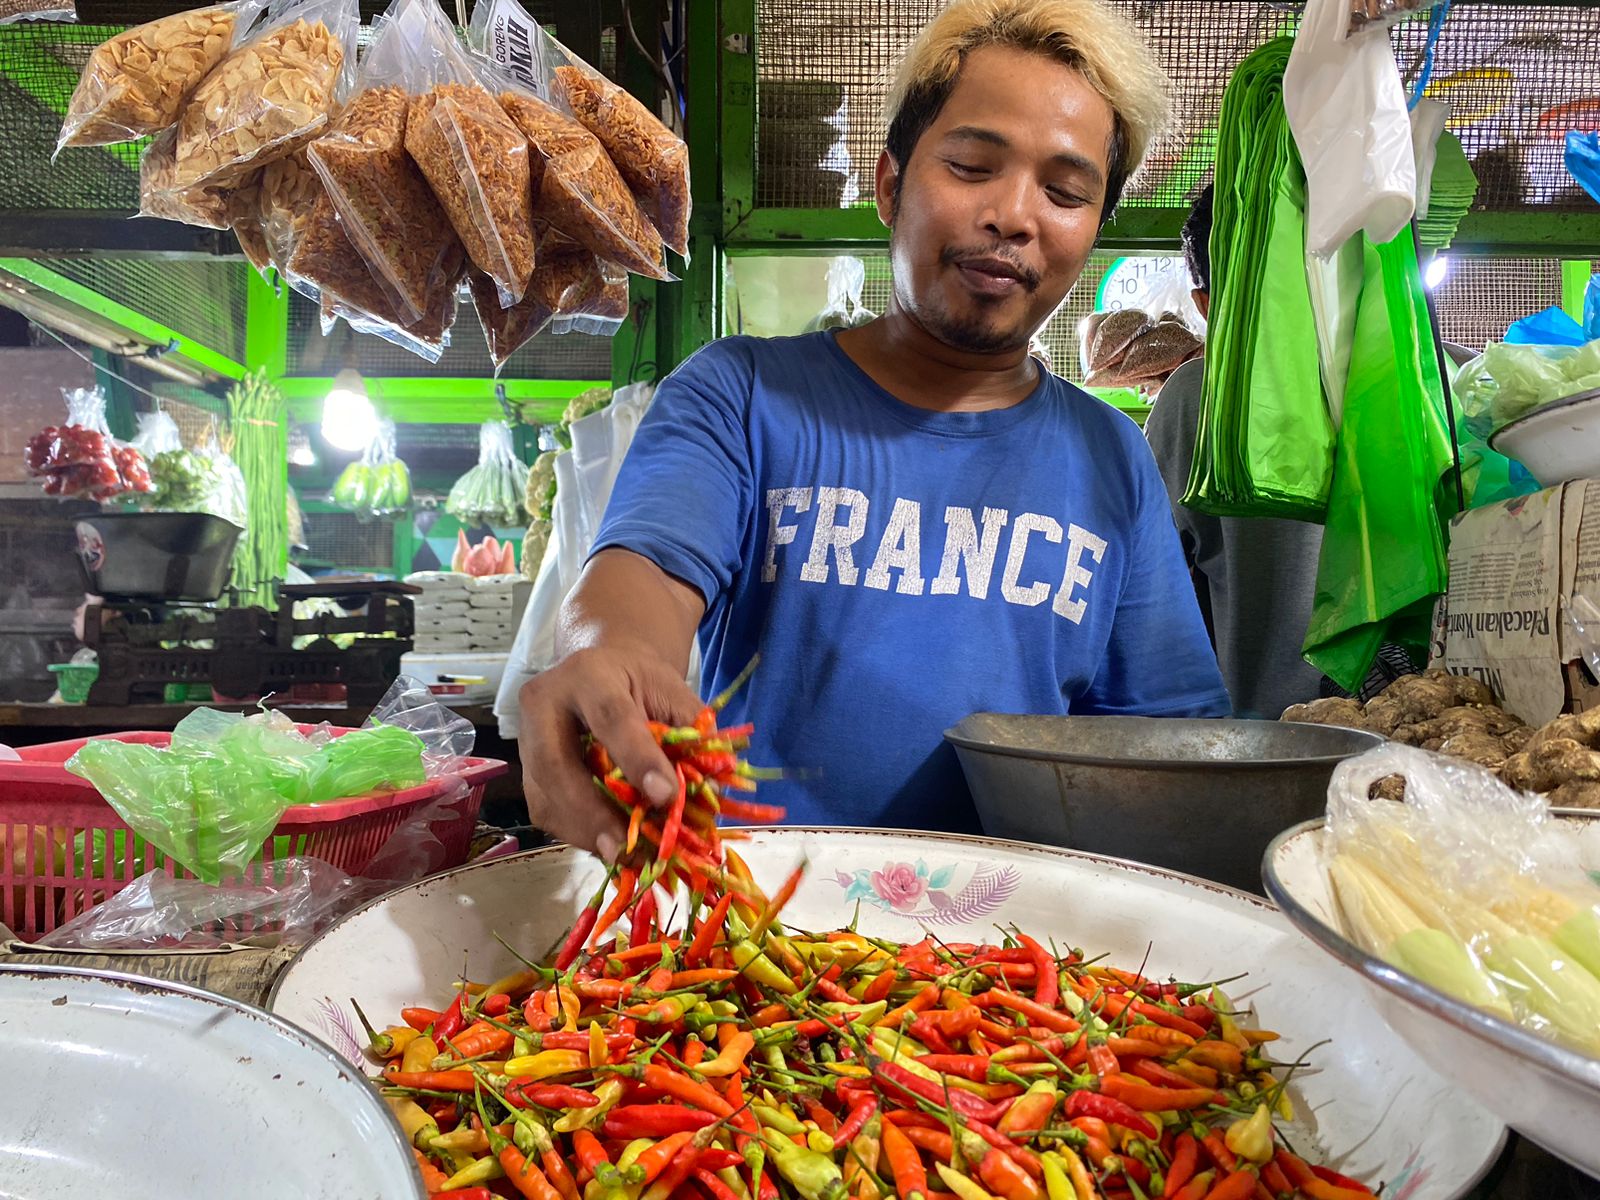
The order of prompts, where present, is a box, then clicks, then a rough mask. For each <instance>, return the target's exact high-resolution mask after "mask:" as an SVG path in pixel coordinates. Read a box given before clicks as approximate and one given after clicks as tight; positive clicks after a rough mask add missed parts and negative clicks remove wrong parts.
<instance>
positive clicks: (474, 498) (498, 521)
mask: <svg viewBox="0 0 1600 1200" xmlns="http://www.w3.org/2000/svg"><path fill="white" fill-rule="evenodd" d="M527 479H528V467H527V464H526V463H524V462H521V461H520V460H519V459H518V458H517V454H516V449H515V447H514V445H513V442H512V438H511V428H510V426H508V425H507V424H506V423H505V422H504V421H485V422H484V423H483V427H482V429H480V430H479V431H478V463H477V465H476V466H475V467H473V468H472V469H471V470H470V471H468V472H467V473H466V474H465V475H463V476H462V477H461V478H460V479H458V480H456V484H455V486H454V487H452V488H451V489H450V495H449V497H448V498H447V499H446V500H445V503H444V510H445V512H447V513H449V514H450V515H451V516H452V517H454V518H456V520H458V521H461V522H463V523H464V524H466V525H469V526H476V525H491V526H505V525H520V524H522V523H523V522H524V521H526V520H527V516H526V514H525V513H524V512H523V510H522V491H523V486H524V485H525V484H526V482H527Z"/></svg>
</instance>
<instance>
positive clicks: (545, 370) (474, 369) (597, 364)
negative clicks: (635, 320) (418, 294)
mask: <svg viewBox="0 0 1600 1200" xmlns="http://www.w3.org/2000/svg"><path fill="white" fill-rule="evenodd" d="M288 343H289V344H288V373H289V374H290V375H312V376H325V375H333V374H334V373H335V372H337V371H338V370H339V368H340V367H342V366H344V365H345V364H344V356H345V350H346V347H347V346H351V345H353V346H354V350H355V355H356V362H357V367H358V369H359V370H360V371H361V373H362V374H363V375H366V376H369V377H384V376H393V377H413V378H433V379H458V378H469V377H482V378H488V377H489V376H491V375H493V374H494V363H493V361H492V360H491V359H490V357H489V346H488V343H487V342H486V341H485V340H484V337H483V326H481V325H480V324H479V323H478V318H477V315H476V314H475V313H474V312H473V311H472V306H471V304H470V303H466V302H463V304H462V306H461V310H460V313H459V314H458V315H457V317H456V323H455V326H454V327H453V328H452V329H451V331H450V345H449V346H447V347H446V348H445V351H444V354H443V355H442V356H440V358H439V361H438V362H437V363H430V362H428V361H427V360H426V359H423V358H419V357H418V356H417V355H415V354H412V353H411V352H410V351H408V350H404V349H401V348H400V347H399V346H392V345H390V344H389V343H388V342H385V341H383V340H382V339H380V338H376V337H371V336H367V335H362V336H359V337H356V338H355V339H354V341H353V342H352V341H351V337H350V333H349V330H348V328H347V327H346V326H344V325H342V324H341V325H339V326H337V327H336V328H335V329H334V330H333V331H332V332H331V333H327V334H324V333H323V332H322V317H321V313H320V312H319V311H318V308H317V306H316V305H315V304H313V303H312V302H311V301H309V300H307V299H306V298H305V297H303V296H300V295H298V294H297V293H291V294H290V297H289V334H288ZM501 374H502V375H503V376H504V377H505V378H507V379H609V378H610V377H611V339H609V338H603V337H591V336H589V335H587V334H581V333H568V334H563V335H562V336H560V337H554V336H551V335H549V334H541V335H540V336H538V337H536V338H534V339H533V340H532V341H531V342H529V343H528V344H527V345H526V346H524V347H523V348H522V349H521V350H518V351H517V352H516V353H515V354H513V355H512V356H511V358H510V360H509V361H508V362H507V363H506V365H505V367H504V368H503V369H502V371H501Z"/></svg>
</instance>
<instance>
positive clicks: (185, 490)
mask: <svg viewBox="0 0 1600 1200" xmlns="http://www.w3.org/2000/svg"><path fill="white" fill-rule="evenodd" d="M150 482H151V484H152V487H151V491H150V494H149V496H147V497H146V498H145V506H146V507H147V508H150V509H154V510H156V511H159V512H203V511H205V508H206V502H207V500H208V499H209V498H210V497H211V495H212V493H213V491H214V490H215V489H216V486H217V473H216V470H215V469H214V468H213V467H212V465H211V462H210V460H209V459H205V458H202V457H200V455H198V454H196V453H194V451H192V450H164V451H162V452H161V453H160V454H157V455H156V456H155V457H154V458H152V459H151V460H150Z"/></svg>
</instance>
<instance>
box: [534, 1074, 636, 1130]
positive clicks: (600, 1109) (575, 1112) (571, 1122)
mask: <svg viewBox="0 0 1600 1200" xmlns="http://www.w3.org/2000/svg"><path fill="white" fill-rule="evenodd" d="M507 1065H509V1064H507ZM622 1093H623V1084H622V1080H620V1079H607V1080H606V1081H605V1082H603V1083H602V1084H601V1085H600V1086H599V1087H597V1088H595V1090H594V1098H595V1100H597V1101H598V1103H597V1104H595V1105H594V1107H593V1108H573V1109H569V1110H568V1111H567V1112H566V1114H565V1115H564V1116H562V1117H560V1118H558V1119H557V1120H556V1123H555V1125H554V1126H553V1128H554V1129H555V1131H556V1132H557V1133H576V1132H577V1131H578V1130H580V1129H592V1128H594V1127H595V1126H596V1125H598V1124H599V1123H600V1122H601V1121H603V1120H605V1117H606V1114H607V1113H608V1112H610V1111H611V1110H612V1109H613V1108H615V1107H616V1106H617V1104H618V1103H619V1102H620V1101H621V1100H622Z"/></svg>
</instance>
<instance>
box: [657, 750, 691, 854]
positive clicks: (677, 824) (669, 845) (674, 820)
mask: <svg viewBox="0 0 1600 1200" xmlns="http://www.w3.org/2000/svg"><path fill="white" fill-rule="evenodd" d="M677 775H678V794H677V795H676V796H674V797H673V798H672V807H671V808H670V809H668V810H667V819H666V820H665V821H663V822H662V823H661V839H660V841H659V842H657V844H656V845H657V850H656V860H657V861H658V862H671V861H672V855H673V852H674V851H676V850H677V848H678V839H679V837H681V836H682V833H683V810H684V806H685V805H686V804H687V803H688V800H689V781H688V780H687V779H685V778H684V775H683V768H682V767H678V768H677Z"/></svg>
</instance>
